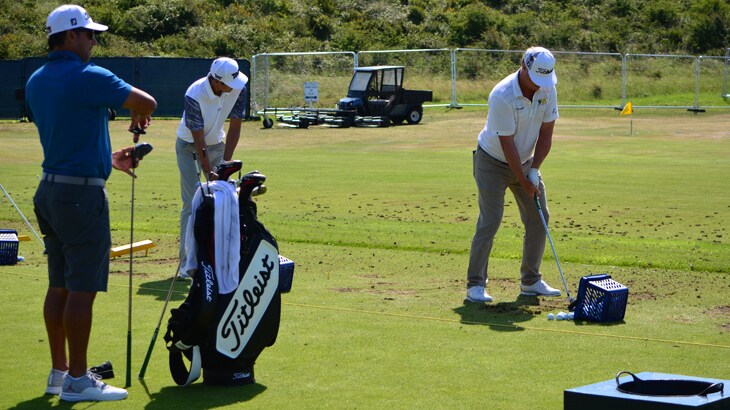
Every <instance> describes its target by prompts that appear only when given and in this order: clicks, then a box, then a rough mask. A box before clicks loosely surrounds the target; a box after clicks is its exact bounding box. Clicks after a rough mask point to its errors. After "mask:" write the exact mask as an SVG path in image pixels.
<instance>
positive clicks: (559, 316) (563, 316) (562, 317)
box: [557, 312, 566, 320]
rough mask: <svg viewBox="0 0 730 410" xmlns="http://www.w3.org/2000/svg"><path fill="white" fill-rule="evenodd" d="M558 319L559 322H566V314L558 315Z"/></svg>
mask: <svg viewBox="0 0 730 410" xmlns="http://www.w3.org/2000/svg"><path fill="white" fill-rule="evenodd" d="M557 318H558V320H565V319H566V317H565V312H560V313H558V316H557Z"/></svg>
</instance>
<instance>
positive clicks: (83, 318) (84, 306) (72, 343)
mask: <svg viewBox="0 0 730 410" xmlns="http://www.w3.org/2000/svg"><path fill="white" fill-rule="evenodd" d="M95 297H96V292H78V291H70V292H69V293H68V297H67V298H66V308H65V309H64V311H63V326H64V330H65V332H66V338H67V340H68V358H69V368H68V373H69V375H71V377H81V376H83V375H85V374H86V369H87V368H88V365H87V360H86V351H87V349H88V347H89V335H90V334H91V318H92V310H93V307H94V298H95Z"/></svg>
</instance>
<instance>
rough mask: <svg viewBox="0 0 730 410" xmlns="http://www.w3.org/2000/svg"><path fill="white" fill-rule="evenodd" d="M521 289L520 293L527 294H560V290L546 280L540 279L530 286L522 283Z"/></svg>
mask: <svg viewBox="0 0 730 410" xmlns="http://www.w3.org/2000/svg"><path fill="white" fill-rule="evenodd" d="M520 290H521V292H520V295H525V296H560V291H559V290H558V289H555V288H552V287H550V285H548V284H547V283H545V281H544V280H540V281H538V282H535V283H533V284H532V285H529V286H527V285H522V284H520Z"/></svg>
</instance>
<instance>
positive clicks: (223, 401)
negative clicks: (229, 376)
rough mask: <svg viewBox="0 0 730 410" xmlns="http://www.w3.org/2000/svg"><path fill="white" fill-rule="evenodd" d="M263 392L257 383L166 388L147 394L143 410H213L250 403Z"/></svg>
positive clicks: (264, 387) (197, 384) (199, 384)
mask: <svg viewBox="0 0 730 410" xmlns="http://www.w3.org/2000/svg"><path fill="white" fill-rule="evenodd" d="M145 390H147V388H146V386H145ZM264 391H266V386H264V385H262V384H258V383H253V384H248V385H245V386H236V387H224V386H209V385H207V384H203V383H194V384H191V385H189V386H185V387H180V386H168V387H163V388H162V389H160V391H158V392H156V393H152V394H150V393H149V392H147V395H148V396H149V398H150V402H149V403H148V404H147V405H146V406H145V409H148V410H156V409H173V408H180V409H214V408H218V407H223V406H229V405H232V404H236V403H245V402H248V401H251V400H253V399H254V398H255V397H256V396H258V395H259V394H261V393H263V392H264Z"/></svg>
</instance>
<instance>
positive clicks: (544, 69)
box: [466, 47, 560, 303]
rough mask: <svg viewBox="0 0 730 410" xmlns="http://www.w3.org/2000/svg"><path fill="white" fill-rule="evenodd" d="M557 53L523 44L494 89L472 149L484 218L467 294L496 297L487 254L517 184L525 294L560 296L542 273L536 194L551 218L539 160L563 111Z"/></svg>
mask: <svg viewBox="0 0 730 410" xmlns="http://www.w3.org/2000/svg"><path fill="white" fill-rule="evenodd" d="M557 82H558V79H557V76H556V75H555V58H554V57H553V55H552V53H551V52H550V51H548V50H547V49H544V48H542V47H532V48H529V49H527V51H526V52H525V54H524V56H523V58H522V63H521V65H520V68H519V70H517V72H515V73H512V74H510V75H508V76H507V77H506V78H505V79H503V80H502V81H500V82H499V83H498V84H497V85H496V86H495V87H494V89H493V90H492V92H491V93H490V94H489V113H488V114H487V122H486V124H485V126H484V129H482V131H481V132H480V133H479V138H478V145H477V149H476V150H475V151H474V158H473V161H474V179H475V180H476V184H477V188H478V190H479V219H478V221H477V225H476V231H475V233H474V237H473V239H472V244H471V252H470V254H469V267H468V270H467V292H466V301H469V302H477V303H484V302H491V301H492V297H491V296H490V295H489V294H488V293H487V291H486V285H487V280H488V277H489V275H488V267H489V254H490V253H491V250H492V244H493V241H494V236H495V235H496V234H497V230H498V229H499V225H500V223H501V221H502V215H503V213H504V194H505V191H506V190H507V188H509V189H510V191H512V194H513V195H514V197H515V200H516V202H517V206H518V208H519V211H520V217H521V219H522V223H523V224H524V226H525V235H524V238H523V241H524V242H523V249H522V252H523V253H522V265H521V268H520V276H521V283H520V289H521V294H523V295H542V296H559V295H560V291H559V290H557V289H554V288H552V287H550V286H549V285H548V284H547V283H545V281H544V280H542V275H541V274H540V263H541V261H542V256H543V253H544V251H545V239H546V235H545V229H544V226H543V225H542V220H541V219H540V215H539V213H538V210H537V207H536V205H535V202H534V197H535V196H538V197H539V200H540V206H541V207H542V209H543V211H544V213H545V218H546V219H547V218H549V214H548V212H547V209H548V208H547V202H546V201H547V199H546V197H545V185H544V184H543V181H542V178H541V176H540V171H539V168H540V165H542V162H543V161H544V160H545V158H546V157H547V155H548V153H549V152H550V147H551V145H552V139H553V127H554V125H555V120H556V119H557V118H558V101H557V92H556V90H555V84H557Z"/></svg>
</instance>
